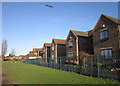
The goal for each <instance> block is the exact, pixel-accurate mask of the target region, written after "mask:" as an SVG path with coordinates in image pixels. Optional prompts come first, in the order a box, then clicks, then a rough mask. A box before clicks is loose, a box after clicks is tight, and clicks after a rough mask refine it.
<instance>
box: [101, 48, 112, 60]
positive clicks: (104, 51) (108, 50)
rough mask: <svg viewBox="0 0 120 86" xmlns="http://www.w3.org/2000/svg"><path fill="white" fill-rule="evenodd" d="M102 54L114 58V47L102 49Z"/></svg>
mask: <svg viewBox="0 0 120 86" xmlns="http://www.w3.org/2000/svg"><path fill="white" fill-rule="evenodd" d="M101 55H102V56H104V57H105V58H112V49H103V50H101Z"/></svg>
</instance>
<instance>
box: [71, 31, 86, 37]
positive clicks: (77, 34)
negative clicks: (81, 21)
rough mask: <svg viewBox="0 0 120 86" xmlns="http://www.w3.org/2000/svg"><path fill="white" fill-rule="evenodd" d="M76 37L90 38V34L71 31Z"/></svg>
mask: <svg viewBox="0 0 120 86" xmlns="http://www.w3.org/2000/svg"><path fill="white" fill-rule="evenodd" d="M70 31H71V32H72V33H73V34H74V35H75V36H76V37H77V36H85V37H88V32H83V31H77V30H70Z"/></svg>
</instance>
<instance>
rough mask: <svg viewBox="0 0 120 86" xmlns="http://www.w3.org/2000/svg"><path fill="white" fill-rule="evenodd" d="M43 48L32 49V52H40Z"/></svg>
mask: <svg viewBox="0 0 120 86" xmlns="http://www.w3.org/2000/svg"><path fill="white" fill-rule="evenodd" d="M42 50H43V48H33V51H42Z"/></svg>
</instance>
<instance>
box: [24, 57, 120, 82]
mask: <svg viewBox="0 0 120 86" xmlns="http://www.w3.org/2000/svg"><path fill="white" fill-rule="evenodd" d="M86 58H87V59H86ZM88 58H89V59H88ZM67 61H68V59H66V57H57V58H54V59H52V58H50V57H49V58H37V59H26V60H25V62H26V63H29V64H35V65H39V66H44V67H50V68H55V69H60V70H65V71H70V72H76V73H79V74H83V75H88V76H93V77H102V78H110V79H117V80H120V76H119V75H120V74H119V73H120V70H115V68H120V67H119V63H120V59H118V58H117V59H116V58H115V57H113V58H109V59H106V58H104V57H101V56H89V57H85V59H83V60H82V61H79V62H80V64H79V65H76V64H74V62H73V63H72V62H67Z"/></svg>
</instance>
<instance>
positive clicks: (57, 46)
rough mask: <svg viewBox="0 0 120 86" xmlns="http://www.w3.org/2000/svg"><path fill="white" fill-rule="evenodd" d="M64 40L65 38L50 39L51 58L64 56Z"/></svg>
mask: <svg viewBox="0 0 120 86" xmlns="http://www.w3.org/2000/svg"><path fill="white" fill-rule="evenodd" d="M65 42H66V40H63V39H52V43H51V49H50V53H51V57H52V58H57V57H63V56H66V44H65Z"/></svg>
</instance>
